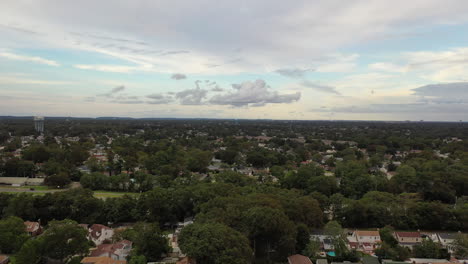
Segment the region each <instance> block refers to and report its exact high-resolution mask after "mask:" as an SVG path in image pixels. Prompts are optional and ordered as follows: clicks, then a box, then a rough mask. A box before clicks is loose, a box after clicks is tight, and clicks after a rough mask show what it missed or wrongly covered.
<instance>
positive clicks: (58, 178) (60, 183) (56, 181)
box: [44, 172, 71, 189]
mask: <svg viewBox="0 0 468 264" xmlns="http://www.w3.org/2000/svg"><path fill="white" fill-rule="evenodd" d="M70 183H71V180H70V178H69V177H68V176H67V174H65V173H64V172H60V173H57V174H53V175H50V176H47V177H46V178H45V179H44V184H45V185H47V186H49V187H54V188H59V189H61V188H65V187H67V186H68V184H70Z"/></svg>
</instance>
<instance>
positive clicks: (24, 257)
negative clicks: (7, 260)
mask: <svg viewBox="0 0 468 264" xmlns="http://www.w3.org/2000/svg"><path fill="white" fill-rule="evenodd" d="M42 246H43V242H42V238H41V237H39V238H37V239H29V240H28V241H26V243H24V244H23V246H22V247H21V249H20V251H19V252H18V254H16V264H38V263H40V262H41V261H42Z"/></svg>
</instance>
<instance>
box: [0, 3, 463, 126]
mask: <svg viewBox="0 0 468 264" xmlns="http://www.w3.org/2000/svg"><path fill="white" fill-rule="evenodd" d="M466 14H468V1H466V0H445V1H440V0H411V1H408V0H393V1H387V0H381V1H379V0H373V1H370V0H366V1H364V0H355V1H353V0H350V1H343V0H316V1H309V0H304V1H302V0H295V1H276V0H237V1H223V0H198V1H187V0H184V1H180V0H170V1H162V0H131V1H130V0H126V1H122V0H99V1H96V0H80V1H74V0H40V1H38V0H2V1H0V115H44V116H83V117H84V116H89V117H96V116H129V117H192V118H193V117H195V118H197V117H209V118H272V119H321V120H329V119H334V120H337V119H350V120H420V119H424V120H440V121H442V120H447V121H456V120H467V119H468V116H467V113H468V16H467V15H466Z"/></svg>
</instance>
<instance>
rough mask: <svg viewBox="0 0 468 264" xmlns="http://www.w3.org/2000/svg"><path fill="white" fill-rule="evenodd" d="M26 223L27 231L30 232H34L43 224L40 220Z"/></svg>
mask: <svg viewBox="0 0 468 264" xmlns="http://www.w3.org/2000/svg"><path fill="white" fill-rule="evenodd" d="M24 225H25V226H26V232H28V233H34V232H36V231H37V230H39V228H40V227H41V225H40V224H39V223H38V222H29V221H25V222H24Z"/></svg>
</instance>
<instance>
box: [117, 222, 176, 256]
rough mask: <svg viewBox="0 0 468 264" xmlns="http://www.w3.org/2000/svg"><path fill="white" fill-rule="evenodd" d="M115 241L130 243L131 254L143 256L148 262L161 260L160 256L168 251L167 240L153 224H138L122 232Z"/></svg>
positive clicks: (157, 226)
mask: <svg viewBox="0 0 468 264" xmlns="http://www.w3.org/2000/svg"><path fill="white" fill-rule="evenodd" d="M117 239H128V240H130V241H132V242H133V246H134V248H133V254H134V255H142V256H145V257H146V258H147V259H148V261H156V260H158V259H159V258H161V254H163V253H167V252H168V251H169V246H168V245H167V239H166V237H165V236H164V235H163V234H162V232H161V230H160V229H159V225H158V224H155V223H144V222H138V223H136V224H135V225H134V226H133V227H132V228H130V229H126V230H125V231H123V232H122V233H121V234H120V235H119V237H117Z"/></svg>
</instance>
